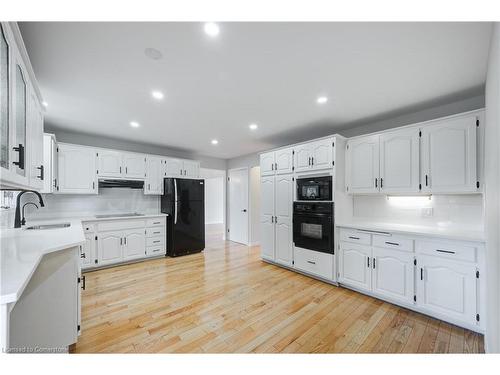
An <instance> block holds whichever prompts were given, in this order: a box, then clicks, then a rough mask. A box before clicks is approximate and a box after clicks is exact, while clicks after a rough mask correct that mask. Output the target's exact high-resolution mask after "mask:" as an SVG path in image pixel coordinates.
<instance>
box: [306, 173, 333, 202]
mask: <svg viewBox="0 0 500 375" xmlns="http://www.w3.org/2000/svg"><path fill="white" fill-rule="evenodd" d="M297 200H298V201H331V200H332V176H324V177H304V178H298V179H297Z"/></svg>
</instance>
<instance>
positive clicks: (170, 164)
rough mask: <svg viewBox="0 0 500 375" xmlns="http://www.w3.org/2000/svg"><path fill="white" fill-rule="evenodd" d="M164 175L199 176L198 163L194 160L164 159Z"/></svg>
mask: <svg viewBox="0 0 500 375" xmlns="http://www.w3.org/2000/svg"><path fill="white" fill-rule="evenodd" d="M165 161H166V164H165V171H166V177H188V178H199V177H200V163H199V162H198V161H195V160H182V159H172V158H168V159H165Z"/></svg>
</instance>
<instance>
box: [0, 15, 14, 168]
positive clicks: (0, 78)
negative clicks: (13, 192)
mask: <svg viewBox="0 0 500 375" xmlns="http://www.w3.org/2000/svg"><path fill="white" fill-rule="evenodd" d="M10 61H11V59H10V43H9V42H8V40H7V33H6V31H4V27H3V25H1V24H0V168H1V170H2V174H5V173H8V171H9V169H10V150H11V139H12V134H11V133H12V131H11V122H10V118H11V116H12V115H11V113H10V112H11V111H10V110H11V107H10V102H11V86H12V85H11V79H10ZM2 177H3V176H2Z"/></svg>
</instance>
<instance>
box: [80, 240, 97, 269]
mask: <svg viewBox="0 0 500 375" xmlns="http://www.w3.org/2000/svg"><path fill="white" fill-rule="evenodd" d="M95 243H96V241H95V235H94V234H93V233H86V234H85V243H84V244H83V245H81V246H80V264H81V267H82V269H86V268H89V267H92V266H93V265H94V259H95V253H96V251H95Z"/></svg>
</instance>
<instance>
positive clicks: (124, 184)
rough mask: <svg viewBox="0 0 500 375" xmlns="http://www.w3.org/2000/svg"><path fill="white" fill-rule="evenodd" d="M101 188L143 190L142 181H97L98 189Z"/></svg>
mask: <svg viewBox="0 0 500 375" xmlns="http://www.w3.org/2000/svg"><path fill="white" fill-rule="evenodd" d="M102 188H128V189H143V188H144V181H140V180H111V179H104V180H99V189H102Z"/></svg>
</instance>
